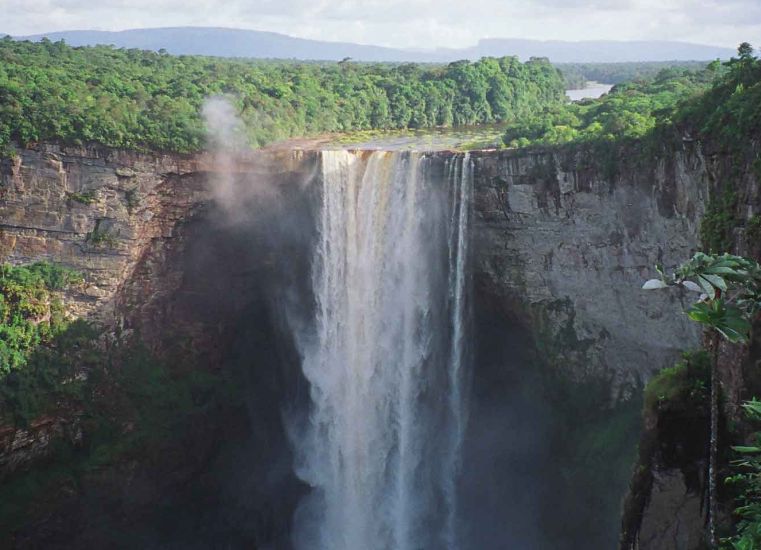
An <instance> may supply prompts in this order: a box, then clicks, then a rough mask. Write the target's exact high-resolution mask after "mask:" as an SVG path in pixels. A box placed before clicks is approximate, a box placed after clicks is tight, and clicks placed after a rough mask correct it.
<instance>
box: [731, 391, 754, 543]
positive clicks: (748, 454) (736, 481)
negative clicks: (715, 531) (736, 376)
mask: <svg viewBox="0 0 761 550" xmlns="http://www.w3.org/2000/svg"><path fill="white" fill-rule="evenodd" d="M743 408H744V409H745V414H746V417H747V419H748V420H749V421H751V422H753V423H755V424H758V423H759V422H761V401H757V400H755V399H753V400H751V401H748V402H746V403H745V404H744V405H743ZM752 439H753V441H752V444H750V445H742V446H736V447H733V449H734V451H735V452H736V453H737V455H738V457H739V458H738V459H737V460H735V461H734V462H733V465H732V466H733V470H734V471H735V473H734V474H733V475H731V476H730V477H728V478H727V480H726V483H727V484H728V485H731V486H735V487H736V488H737V489H738V492H739V494H738V497H737V503H738V506H737V508H735V510H734V513H735V517H736V518H737V520H738V521H737V525H736V534H735V535H734V536H732V537H729V538H727V539H726V540H724V541H722V542H723V543H724V544H725V545H726V547H727V548H732V549H733V550H755V549H757V548H760V547H761V432H757V433H755V434H754V435H753V437H752Z"/></svg>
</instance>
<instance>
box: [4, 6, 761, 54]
mask: <svg viewBox="0 0 761 550" xmlns="http://www.w3.org/2000/svg"><path fill="white" fill-rule="evenodd" d="M0 14H3V15H2V17H1V18H0V32H7V33H11V34H16V35H22V34H34V33H40V32H48V31H54V30H66V29H75V28H76V29H100V30H121V29H127V28H138V27H161V26H184V25H196V26H202V25H214V26H226V27H240V28H249V29H257V30H271V31H276V32H282V33H286V34H291V35H295V36H302V37H306V38H315V39H323V40H340V41H351V42H362V43H372V44H379V45H387V46H397V47H417V48H431V47H465V46H469V45H473V44H475V42H477V41H478V39H479V38H484V37H492V38H497V37H512V38H538V39H546V40H550V39H557V40H584V39H622V40H635V39H663V40H686V41H693V42H702V43H707V44H715V45H724V46H734V45H736V44H737V43H739V42H741V41H744V40H748V41H750V42H754V41H755V42H759V41H761V2H759V0H470V1H468V2H463V1H462V0H451V1H443V0H224V1H220V0H101V1H99V2H92V0H34V1H30V0H0Z"/></svg>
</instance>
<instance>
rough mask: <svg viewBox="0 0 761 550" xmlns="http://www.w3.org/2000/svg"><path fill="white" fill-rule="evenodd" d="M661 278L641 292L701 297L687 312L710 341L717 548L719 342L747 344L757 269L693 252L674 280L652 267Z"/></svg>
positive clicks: (712, 511)
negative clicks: (676, 289) (673, 290)
mask: <svg viewBox="0 0 761 550" xmlns="http://www.w3.org/2000/svg"><path fill="white" fill-rule="evenodd" d="M656 269H657V270H658V273H659V274H660V275H661V278H660V279H651V280H649V281H647V282H646V283H645V285H644V286H643V288H644V289H646V290H655V289H661V288H667V287H669V286H681V287H683V288H685V289H687V290H689V291H695V292H702V294H701V295H700V299H699V300H698V301H697V302H695V303H694V304H692V305H691V306H690V307H689V308H688V309H687V315H688V316H689V317H690V319H692V320H693V321H695V322H697V323H700V324H701V325H703V326H704V327H705V328H706V329H707V330H708V333H709V336H710V339H711V343H710V345H711V350H712V352H713V358H712V361H711V377H710V381H711V386H710V387H711V393H710V404H711V415H710V418H711V422H710V430H709V433H710V446H709V456H708V465H709V466H708V533H707V541H708V544H709V545H710V546H711V548H716V547H717V544H718V539H717V534H716V528H717V522H718V504H717V500H718V499H717V491H718V479H717V475H718V433H719V384H720V380H719V375H718V360H719V341H720V338H723V339H725V340H726V341H728V342H731V343H747V342H748V340H749V337H750V331H751V324H752V322H753V320H754V318H755V317H756V315H757V314H758V312H759V311H761V265H759V264H758V263H756V262H755V261H753V260H749V259H746V258H742V257H739V256H733V255H730V254H723V255H721V256H718V255H709V254H703V253H700V252H699V253H697V254H695V256H693V257H692V258H691V259H690V260H688V261H687V262H685V263H683V264H682V265H681V266H679V267H678V268H677V269H676V271H675V272H674V274H673V276H668V275H666V274H665V273H664V272H663V269H662V268H661V267H657V268H656Z"/></svg>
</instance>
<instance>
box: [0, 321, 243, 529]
mask: <svg viewBox="0 0 761 550" xmlns="http://www.w3.org/2000/svg"><path fill="white" fill-rule="evenodd" d="M98 336H99V334H98V333H97V332H96V331H94V330H93V329H92V328H91V327H89V326H87V325H86V324H84V323H79V324H77V323H75V324H73V325H72V326H70V327H69V329H67V330H66V331H64V332H63V333H61V335H59V338H58V340H57V341H55V342H54V343H53V344H52V345H50V346H46V347H44V348H41V349H40V350H38V351H39V352H40V353H43V354H44V356H46V357H47V363H44V362H38V360H37V359H33V360H31V361H30V365H32V364H34V365H37V368H35V369H33V370H29V369H23V370H22V371H20V372H19V374H23V375H24V376H25V378H26V380H27V383H25V384H23V385H22V387H21V388H17V389H16V393H15V395H16V398H17V399H23V400H25V401H27V402H29V403H38V404H45V406H48V407H50V406H53V405H54V406H55V410H56V411H57V414H58V415H59V416H60V415H66V414H67V411H76V412H75V416H76V420H74V422H76V423H77V426H78V427H79V428H81V430H82V433H83V437H82V440H81V442H80V443H79V444H76V445H75V444H74V442H73V441H70V440H66V439H58V440H54V441H51V442H50V445H51V446H52V447H53V451H52V453H51V456H50V457H49V459H48V460H47V461H46V462H45V464H41V465H39V466H37V467H33V468H32V469H31V470H29V471H27V472H23V473H20V474H18V475H15V476H14V477H13V478H11V479H10V480H5V481H4V483H3V484H2V485H0V532H3V533H9V532H13V531H14V530H15V529H17V528H18V527H20V526H22V525H28V524H29V523H30V521H33V519H34V518H35V517H37V516H44V514H45V510H46V507H47V505H48V503H50V502H53V503H55V501H56V498H57V497H58V496H59V495H60V494H61V492H63V493H67V492H68V493H70V494H71V493H76V492H77V491H78V490H79V487H80V485H81V483H82V480H83V479H84V478H86V477H87V476H98V475H100V473H101V472H102V471H103V470H104V469H106V468H109V467H110V466H118V465H119V464H123V463H124V461H127V460H132V459H138V458H139V459H142V460H151V457H157V456H159V455H161V454H162V452H164V450H165V449H166V448H167V447H169V448H171V446H172V445H176V444H177V443H176V442H177V441H182V439H183V437H186V436H187V434H188V433H190V432H191V431H192V430H194V429H195V428H196V426H197V422H198V421H199V418H201V417H202V416H203V415H205V414H207V413H208V412H209V411H212V410H214V409H215V408H218V407H220V406H223V405H225V404H227V403H229V402H230V401H231V400H232V398H231V396H232V392H233V391H234V388H233V387H232V386H231V385H230V384H228V383H227V382H226V380H225V379H224V378H222V377H221V376H219V375H216V374H212V373H209V372H207V371H204V370H203V369H202V368H200V367H199V366H198V365H190V364H189V363H187V362H184V361H182V360H176V361H171V360H168V359H160V358H157V357H155V356H153V355H151V354H150V353H149V352H148V351H147V350H145V349H143V348H141V347H140V346H133V345H117V346H116V347H113V348H111V349H109V350H106V349H104V348H102V347H101V346H99V345H98V341H97V339H98ZM10 386H12V385H11V384H10V383H9V381H8V379H7V378H6V380H3V381H0V392H1V393H0V397H2V404H3V406H4V411H5V412H6V416H7V412H8V410H11V409H12V406H13V405H18V403H9V402H8V400H7V396H8V395H9V394H10V393H12V391H13V388H12V387H10ZM45 411H46V409H45V408H44V407H41V406H37V407H36V408H35V409H34V410H33V409H30V408H27V409H26V410H24V411H21V409H20V408H17V409H16V410H15V412H16V415H15V418H16V419H17V420H19V419H21V420H22V422H21V423H22V424H23V423H24V422H23V420H26V422H27V423H28V421H29V420H31V419H33V418H36V417H37V416H38V415H39V414H41V413H43V412H45ZM22 414H23V415H26V416H24V417H23V418H22ZM70 421H71V419H70ZM175 452H176V451H175ZM52 505H53V506H54V505H55V504H52Z"/></svg>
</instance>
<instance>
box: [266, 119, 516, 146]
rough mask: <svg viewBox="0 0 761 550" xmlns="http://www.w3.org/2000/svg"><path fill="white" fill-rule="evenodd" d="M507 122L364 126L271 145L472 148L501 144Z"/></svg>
mask: <svg viewBox="0 0 761 550" xmlns="http://www.w3.org/2000/svg"><path fill="white" fill-rule="evenodd" d="M504 132H505V125H504V124H488V125H481V126H460V127H456V128H443V127H442V128H421V129H411V130H364V131H356V132H349V133H346V134H339V135H327V136H321V137H317V138H313V139H308V138H307V139H302V138H297V139H291V140H287V141H283V142H280V143H276V144H273V145H271V146H270V148H271V149H307V150H341V149H344V150H367V151H417V152H431V151H470V150H476V149H478V150H483V149H495V148H499V147H501V146H502V134H503V133H504Z"/></svg>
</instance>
